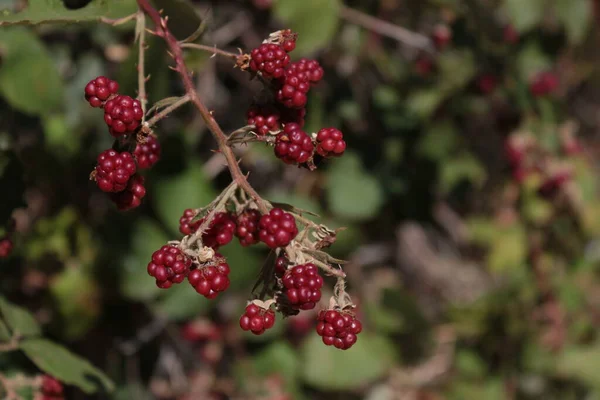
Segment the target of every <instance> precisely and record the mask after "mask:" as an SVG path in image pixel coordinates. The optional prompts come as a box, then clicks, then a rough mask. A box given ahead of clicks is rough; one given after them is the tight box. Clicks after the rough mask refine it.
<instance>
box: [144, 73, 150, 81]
mask: <svg viewBox="0 0 600 400" xmlns="http://www.w3.org/2000/svg"><path fill="white" fill-rule="evenodd" d="M149 80H150V74H148V76H147V77H145V78H144V81H145V82H148V81H149Z"/></svg>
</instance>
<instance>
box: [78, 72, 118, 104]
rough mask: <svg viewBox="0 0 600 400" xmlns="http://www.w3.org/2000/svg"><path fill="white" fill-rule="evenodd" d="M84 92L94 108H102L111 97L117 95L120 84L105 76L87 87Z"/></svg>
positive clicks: (94, 80) (93, 80)
mask: <svg viewBox="0 0 600 400" xmlns="http://www.w3.org/2000/svg"><path fill="white" fill-rule="evenodd" d="M84 91H85V99H86V100H87V101H88V102H89V103H90V105H91V106H92V107H102V106H103V105H104V102H105V101H106V100H108V98H109V97H110V96H111V95H113V94H117V92H118V91H119V84H118V83H117V82H115V81H113V80H110V79H108V78H107V77H105V76H99V77H97V78H96V79H92V80H91V81H90V82H89V83H88V84H87V85H85V90H84Z"/></svg>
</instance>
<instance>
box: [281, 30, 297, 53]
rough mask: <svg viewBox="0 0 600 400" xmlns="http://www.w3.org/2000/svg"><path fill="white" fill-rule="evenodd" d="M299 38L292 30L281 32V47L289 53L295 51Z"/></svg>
mask: <svg viewBox="0 0 600 400" xmlns="http://www.w3.org/2000/svg"><path fill="white" fill-rule="evenodd" d="M297 38H298V34H297V33H295V32H292V30H291V29H284V30H283V31H281V47H283V49H284V50H285V51H286V52H288V53H289V52H291V51H293V50H294V49H295V48H296V39H297Z"/></svg>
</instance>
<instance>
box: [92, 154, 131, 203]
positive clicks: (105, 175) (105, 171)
mask: <svg viewBox="0 0 600 400" xmlns="http://www.w3.org/2000/svg"><path fill="white" fill-rule="evenodd" d="M136 170H137V168H136V166H135V160H134V159H133V156H132V155H131V153H129V152H127V151H124V152H122V153H119V152H117V151H115V150H112V149H109V150H105V151H103V152H102V153H100V155H99V156H98V164H97V165H96V169H95V171H94V175H93V177H94V179H95V180H96V184H97V185H98V187H99V188H100V190H102V191H103V192H113V193H114V192H121V191H123V190H125V188H126V187H127V182H129V178H131V176H132V175H133V174H135V173H136Z"/></svg>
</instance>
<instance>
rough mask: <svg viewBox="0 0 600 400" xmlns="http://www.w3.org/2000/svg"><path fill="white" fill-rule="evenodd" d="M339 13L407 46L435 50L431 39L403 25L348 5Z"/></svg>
mask: <svg viewBox="0 0 600 400" xmlns="http://www.w3.org/2000/svg"><path fill="white" fill-rule="evenodd" d="M339 15H340V17H341V18H342V19H345V20H346V21H348V22H350V23H352V24H355V25H358V26H362V27H363V28H365V29H368V30H370V31H373V32H375V33H378V34H380V35H383V36H387V37H389V38H392V39H395V40H397V41H399V42H401V43H404V44H406V45H407V46H411V47H416V48H418V49H421V50H425V51H427V52H429V53H434V52H435V51H434V47H433V43H432V42H431V40H430V39H429V38H428V37H427V36H425V35H421V34H420V33H416V32H413V31H410V30H408V29H406V28H402V27H401V26H398V25H394V24H392V23H389V22H387V21H383V20H381V19H379V18H375V17H373V16H371V15H368V14H365V13H363V12H360V11H358V10H354V9H352V8H349V7H346V6H342V8H341V9H340V14H339Z"/></svg>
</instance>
